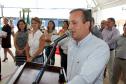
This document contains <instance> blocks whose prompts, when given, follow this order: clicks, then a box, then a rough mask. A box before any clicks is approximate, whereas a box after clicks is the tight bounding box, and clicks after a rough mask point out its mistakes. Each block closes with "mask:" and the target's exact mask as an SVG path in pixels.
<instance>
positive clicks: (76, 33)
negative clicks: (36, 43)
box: [67, 9, 110, 84]
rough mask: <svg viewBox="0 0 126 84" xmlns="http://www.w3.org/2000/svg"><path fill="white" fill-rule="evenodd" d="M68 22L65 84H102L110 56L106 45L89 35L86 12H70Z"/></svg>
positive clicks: (88, 20) (77, 10)
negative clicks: (66, 80)
mask: <svg viewBox="0 0 126 84" xmlns="http://www.w3.org/2000/svg"><path fill="white" fill-rule="evenodd" d="M69 21H70V24H69V30H71V33H72V38H71V39H70V40H69V45H68V52H67V53H68V66H67V78H68V82H67V83H68V84H103V73H104V69H105V65H106V64H107V62H108V60H109V55H110V52H109V47H108V45H107V44H106V43H105V42H104V41H102V40H101V39H99V38H97V37H95V36H94V35H92V34H91V33H90V28H91V15H90V14H89V11H88V10H84V9H74V10H72V11H71V12H70V17H69Z"/></svg>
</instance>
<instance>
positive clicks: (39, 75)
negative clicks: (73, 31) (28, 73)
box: [32, 41, 59, 84]
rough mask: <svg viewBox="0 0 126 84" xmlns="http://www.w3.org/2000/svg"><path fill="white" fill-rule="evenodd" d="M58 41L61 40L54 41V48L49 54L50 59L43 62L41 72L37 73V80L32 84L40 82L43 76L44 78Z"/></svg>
mask: <svg viewBox="0 0 126 84" xmlns="http://www.w3.org/2000/svg"><path fill="white" fill-rule="evenodd" d="M58 42H59V41H55V42H54V43H53V48H52V50H51V52H50V54H49V57H48V59H47V62H46V63H45V64H43V66H42V68H41V69H40V72H39V73H38V75H37V77H36V79H35V81H34V82H33V83H32V84H39V82H40V80H41V78H42V76H43V74H44V72H45V70H46V69H47V67H48V63H49V61H50V59H51V57H52V56H53V53H54V51H55V48H56V46H57V44H58Z"/></svg>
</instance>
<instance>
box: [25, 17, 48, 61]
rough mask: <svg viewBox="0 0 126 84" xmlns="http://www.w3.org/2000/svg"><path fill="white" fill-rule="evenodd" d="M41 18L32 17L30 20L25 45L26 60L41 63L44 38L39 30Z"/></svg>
mask: <svg viewBox="0 0 126 84" xmlns="http://www.w3.org/2000/svg"><path fill="white" fill-rule="evenodd" d="M40 26H41V20H40V19H39V18H38V17H34V18H32V20H31V27H32V29H31V30H30V31H29V34H28V42H27V45H26V56H27V61H28V62H37V63H43V62H44V58H43V50H44V45H45V39H44V35H43V33H42V32H41V31H40Z"/></svg>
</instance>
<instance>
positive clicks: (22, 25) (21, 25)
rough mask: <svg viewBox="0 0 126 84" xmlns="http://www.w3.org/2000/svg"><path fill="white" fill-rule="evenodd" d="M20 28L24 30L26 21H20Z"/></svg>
mask: <svg viewBox="0 0 126 84" xmlns="http://www.w3.org/2000/svg"><path fill="white" fill-rule="evenodd" d="M19 28H20V29H21V30H24V28H25V23H24V22H19Z"/></svg>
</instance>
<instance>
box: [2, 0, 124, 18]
mask: <svg viewBox="0 0 126 84" xmlns="http://www.w3.org/2000/svg"><path fill="white" fill-rule="evenodd" d="M122 4H126V0H0V7H1V8H3V16H8V17H19V11H20V10H21V9H22V8H30V10H31V13H30V17H34V16H38V17H42V18H43V17H44V18H68V15H69V14H68V13H69V11H70V10H71V9H74V8H88V9H92V10H93V12H96V11H98V10H99V9H105V8H109V7H114V6H118V5H122ZM1 16H2V15H1V13H0V17H1Z"/></svg>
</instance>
